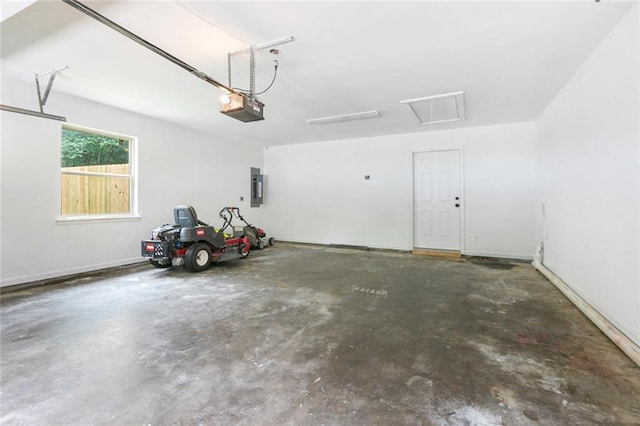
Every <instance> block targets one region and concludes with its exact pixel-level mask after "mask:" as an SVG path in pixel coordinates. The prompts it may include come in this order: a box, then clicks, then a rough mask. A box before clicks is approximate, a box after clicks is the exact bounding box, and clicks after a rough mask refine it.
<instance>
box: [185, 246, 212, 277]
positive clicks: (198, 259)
mask: <svg viewBox="0 0 640 426" xmlns="http://www.w3.org/2000/svg"><path fill="white" fill-rule="evenodd" d="M210 263H211V249H210V248H209V246H208V245H206V244H202V243H196V244H194V245H192V246H191V247H189V248H188V249H187V252H186V253H185V255H184V266H185V268H187V271H190V272H201V271H204V270H205V269H207V268H208V267H209V264H210Z"/></svg>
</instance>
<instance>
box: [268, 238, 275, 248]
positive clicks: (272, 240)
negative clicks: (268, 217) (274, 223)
mask: <svg viewBox="0 0 640 426" xmlns="http://www.w3.org/2000/svg"><path fill="white" fill-rule="evenodd" d="M275 243H276V239H275V238H273V237H271V238H269V245H270V246H272V245H274V244H275Z"/></svg>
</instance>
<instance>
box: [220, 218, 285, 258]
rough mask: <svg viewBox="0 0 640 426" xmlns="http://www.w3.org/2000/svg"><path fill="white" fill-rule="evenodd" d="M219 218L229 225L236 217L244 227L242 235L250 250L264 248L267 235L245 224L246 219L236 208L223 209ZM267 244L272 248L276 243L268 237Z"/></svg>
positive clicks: (260, 229) (261, 230)
mask: <svg viewBox="0 0 640 426" xmlns="http://www.w3.org/2000/svg"><path fill="white" fill-rule="evenodd" d="M220 217H221V218H223V219H224V220H225V223H226V222H229V223H231V221H232V220H233V218H234V217H237V218H238V219H240V220H241V221H242V222H244V224H245V226H244V227H243V228H242V234H244V235H245V236H246V237H247V238H248V239H249V244H251V248H257V249H258V250H262V249H263V248H264V247H265V242H264V241H265V238H266V236H267V234H265V232H264V230H263V229H262V228H256V227H255V226H253V225H252V224H250V223H249V222H247V221H246V219H245V218H244V217H242V215H241V214H240V209H239V208H238V207H224V208H223V209H222V210H220ZM234 228H235V227H234ZM267 242H268V243H269V245H270V246H272V245H274V244H275V243H276V240H275V238H273V237H270V238H268V239H267Z"/></svg>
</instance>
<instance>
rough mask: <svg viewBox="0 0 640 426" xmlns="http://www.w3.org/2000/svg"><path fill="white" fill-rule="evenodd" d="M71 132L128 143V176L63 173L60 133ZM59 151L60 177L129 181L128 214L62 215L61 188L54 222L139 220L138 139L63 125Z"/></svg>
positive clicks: (74, 125) (78, 126)
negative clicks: (71, 176) (112, 178)
mask: <svg viewBox="0 0 640 426" xmlns="http://www.w3.org/2000/svg"><path fill="white" fill-rule="evenodd" d="M63 130H73V131H76V132H83V133H90V134H94V135H99V136H105V137H109V138H116V139H124V140H127V141H128V142H129V174H121V173H100V172H82V171H66V172H65V171H64V170H63V169H64V168H63V167H62V161H61V160H62V131H63ZM59 143H60V149H59V151H58V152H59V155H58V161H59V165H58V167H59V170H60V177H62V176H63V175H65V174H67V175H76V176H97V177H116V178H117V177H120V178H127V179H129V213H114V214H93V215H92V214H90V215H63V214H62V205H61V202H62V199H61V197H62V188H61V187H59V188H58V203H59V206H58V217H57V218H56V222H58V223H69V222H106V221H128V220H139V219H140V215H139V212H138V138H137V137H135V136H131V135H125V134H123V133H116V132H110V131H107V130H101V129H95V128H92V127H86V126H80V125H77V124H71V123H63V124H61V126H60V140H59ZM59 182H60V181H59Z"/></svg>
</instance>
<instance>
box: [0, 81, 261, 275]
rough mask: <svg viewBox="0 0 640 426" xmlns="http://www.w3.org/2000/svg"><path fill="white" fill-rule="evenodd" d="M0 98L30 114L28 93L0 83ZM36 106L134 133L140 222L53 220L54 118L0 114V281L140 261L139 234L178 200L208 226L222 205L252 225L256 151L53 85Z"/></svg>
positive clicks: (56, 173) (31, 93)
mask: <svg viewBox="0 0 640 426" xmlns="http://www.w3.org/2000/svg"><path fill="white" fill-rule="evenodd" d="M3 78H4V77H3ZM2 103H4V104H7V105H12V106H16V107H21V108H27V109H34V110H37V98H36V94H35V89H34V87H31V86H25V85H19V84H11V83H10V82H7V81H6V80H3V93H2ZM45 110H46V112H48V113H51V114H56V115H61V116H66V117H67V120H68V122H70V123H73V124H78V125H82V126H88V127H92V128H96V129H102V130H108V131H112V132H117V133H123V134H126V135H132V136H136V137H138V143H139V194H140V196H139V206H140V209H139V210H140V214H141V218H140V219H138V220H125V221H111V222H104V221H101V222H93V223H86V222H84V223H57V222H56V217H57V216H59V214H60V213H59V208H60V207H59V206H60V202H59V192H60V169H59V165H60V127H61V123H60V122H57V121H52V120H46V119H42V118H35V117H30V116H25V115H19V114H14V113H9V112H5V111H2V112H1V116H0V118H1V120H2V130H1V134H2V145H1V146H2V149H1V155H0V156H1V161H2V173H1V186H2V188H1V189H2V195H1V213H2V218H1V224H2V228H1V229H2V231H1V234H0V237H1V242H2V247H1V253H2V260H1V271H0V276H1V281H0V284H1V285H2V286H7V285H13V284H19V283H24V282H31V281H35V280H40V279H45V278H51V277H57V276H63V275H67V274H71V273H77V272H84V271H89V270H94V269H99V268H104V267H109V266H116V265H122V264H127V263H131V262H136V261H141V260H142V258H140V257H139V256H140V240H141V239H143V238H148V237H149V235H150V232H151V230H152V229H153V228H154V227H156V226H158V225H159V224H161V223H166V222H173V207H174V206H175V205H177V204H192V205H194V207H196V210H197V211H198V215H199V217H200V218H201V219H202V220H204V221H207V222H210V223H212V224H214V225H215V224H221V220H220V219H219V217H218V212H219V211H220V209H221V208H222V207H224V206H225V205H237V206H239V207H240V208H241V210H242V212H243V213H244V215H245V217H247V219H249V220H250V221H252V222H254V223H260V222H261V219H262V215H261V214H262V211H261V209H250V208H249V201H248V200H249V188H250V183H249V182H250V178H249V176H250V167H251V166H254V167H262V159H263V150H262V148H257V147H252V146H250V145H246V144H244V145H243V144H239V143H238V142H237V141H233V142H231V141H225V140H219V139H218V138H215V137H213V136H210V135H206V134H204V133H199V132H196V131H193V130H190V129H187V128H185V127H181V126H178V125H174V124H169V123H166V122H162V121H159V120H154V119H151V118H149V117H145V116H141V115H137V114H134V113H131V112H128V111H122V110H118V109H114V108H111V107H107V106H105V105H100V104H96V103H92V102H88V101H85V100H81V99H78V98H74V97H69V96H64V95H62V94H59V93H55V91H54V92H52V94H51V96H50V98H49V101H48V103H47V107H46V109H45ZM240 196H244V198H245V201H244V202H239V198H240Z"/></svg>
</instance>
